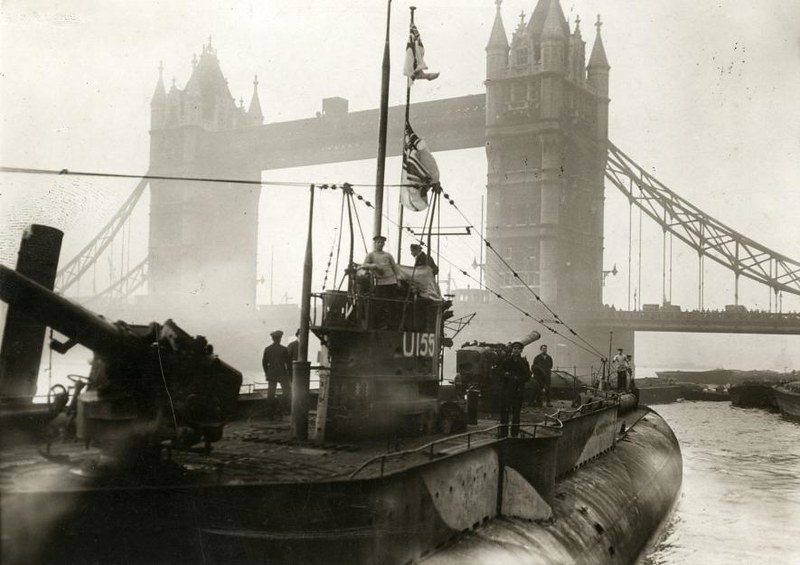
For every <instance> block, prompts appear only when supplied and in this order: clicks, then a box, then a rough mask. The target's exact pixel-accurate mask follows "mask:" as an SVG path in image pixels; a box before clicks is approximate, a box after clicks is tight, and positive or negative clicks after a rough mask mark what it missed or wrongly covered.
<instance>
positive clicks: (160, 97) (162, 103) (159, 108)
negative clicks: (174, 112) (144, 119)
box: [150, 62, 167, 130]
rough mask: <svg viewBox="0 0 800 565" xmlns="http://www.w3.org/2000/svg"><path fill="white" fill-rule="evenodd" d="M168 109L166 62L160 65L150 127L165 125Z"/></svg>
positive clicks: (151, 104)
mask: <svg viewBox="0 0 800 565" xmlns="http://www.w3.org/2000/svg"><path fill="white" fill-rule="evenodd" d="M166 111H167V91H166V89H165V88H164V63H163V62H161V63H159V65H158V82H156V89H155V91H154V92H153V97H152V98H151V99H150V129H151V130H154V129H160V128H162V127H164V120H165V118H166Z"/></svg>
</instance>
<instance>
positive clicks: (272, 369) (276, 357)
mask: <svg viewBox="0 0 800 565" xmlns="http://www.w3.org/2000/svg"><path fill="white" fill-rule="evenodd" d="M269 335H270V337H271V338H272V343H271V344H270V345H268V346H267V347H265V348H264V355H263V356H262V357H261V366H262V367H263V368H264V374H265V375H266V377H267V383H268V387H267V400H272V399H274V398H275V391H276V389H277V388H278V383H280V385H281V395H282V400H283V403H282V404H283V407H284V409H285V410H289V409H290V408H291V406H292V359H291V358H290V357H289V350H288V349H286V347H284V346H283V345H281V338H282V337H283V332H282V331H281V330H275V331H274V332H271V333H270V334H269Z"/></svg>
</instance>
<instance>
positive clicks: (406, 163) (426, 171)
mask: <svg viewBox="0 0 800 565" xmlns="http://www.w3.org/2000/svg"><path fill="white" fill-rule="evenodd" d="M438 184H439V167H437V166H436V160H435V159H434V158H433V154H432V153H431V151H430V149H428V146H427V144H426V143H425V142H424V141H423V140H422V139H421V138H420V137H419V136H417V134H416V133H414V130H412V129H411V124H409V123H408V122H406V135H405V142H404V143H403V178H402V185H403V186H402V188H401V189H400V203H401V204H402V205H403V206H404V207H405V208H408V209H409V210H414V211H415V212H419V211H420V210H424V209H425V208H427V207H428V190H429V189H430V188H431V187H433V186H436V185H438Z"/></svg>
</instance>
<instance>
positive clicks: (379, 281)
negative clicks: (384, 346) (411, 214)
mask: <svg viewBox="0 0 800 565" xmlns="http://www.w3.org/2000/svg"><path fill="white" fill-rule="evenodd" d="M372 241H373V245H374V249H373V250H372V251H371V252H370V253H368V254H367V256H366V257H365V258H364V262H363V263H362V264H361V268H362V269H365V270H367V271H370V272H372V274H373V276H374V277H375V288H374V291H373V292H374V294H373V296H374V297H375V298H376V299H377V300H376V301H375V303H374V307H373V308H374V311H375V318H374V320H375V321H376V325H377V327H378V328H388V327H389V321H390V316H391V312H392V308H391V305H392V304H391V300H394V299H396V298H397V292H398V286H397V281H398V279H399V277H400V271H399V269H398V268H397V263H395V260H394V257H392V254H391V253H387V252H386V251H384V250H383V247H384V245H386V238H385V237H384V236H382V235H376V236H375V237H373V238H372Z"/></svg>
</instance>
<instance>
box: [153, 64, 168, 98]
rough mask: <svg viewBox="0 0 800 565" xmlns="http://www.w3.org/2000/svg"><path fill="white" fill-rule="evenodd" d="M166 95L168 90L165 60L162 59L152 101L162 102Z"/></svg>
mask: <svg viewBox="0 0 800 565" xmlns="http://www.w3.org/2000/svg"><path fill="white" fill-rule="evenodd" d="M166 96H167V92H166V90H165V89H164V61H161V62H159V63H158V82H156V89H155V91H154V92H153V98H152V99H151V101H150V103H151V104H153V103H154V102H161V101H163V100H164V99H165V98H166Z"/></svg>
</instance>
